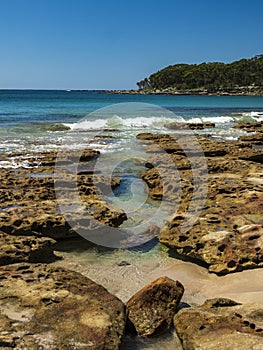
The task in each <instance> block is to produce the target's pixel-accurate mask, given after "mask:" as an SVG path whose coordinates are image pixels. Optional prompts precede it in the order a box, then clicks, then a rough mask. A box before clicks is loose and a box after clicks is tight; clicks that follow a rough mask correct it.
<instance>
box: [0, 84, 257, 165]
mask: <svg viewBox="0 0 263 350" xmlns="http://www.w3.org/2000/svg"><path fill="white" fill-rule="evenodd" d="M127 102H137V103H138V102H140V103H149V104H152V105H156V106H160V107H163V108H165V109H168V110H169V111H172V112H173V113H174V115H173V116H171V115H170V116H169V118H165V117H164V116H163V115H160V113H159V114H158V110H156V111H153V113H152V114H153V115H152V116H151V115H150V114H149V113H148V114H147V115H144V116H143V115H142V116H140V115H138V116H137V117H136V118H135V117H134V116H131V115H129V112H127V113H126V114H122V115H110V113H107V111H106V112H105V113H100V112H97V113H96V112H95V113H94V111H96V110H98V109H100V108H103V107H107V106H111V105H112V104H116V103H127ZM90 113H93V115H89V114H90ZM177 117H178V118H179V117H180V118H181V117H182V118H184V120H185V121H188V122H200V121H204V122H209V121H210V122H215V123H216V124H217V128H216V129H215V133H217V135H220V133H221V135H223V134H224V135H225V136H228V137H229V138H230V139H231V138H233V137H237V136H238V135H234V134H231V132H228V133H227V135H226V133H225V130H226V129H229V128H228V124H229V123H230V124H231V125H232V124H233V123H235V122H237V121H240V120H250V121H255V120H262V119H263V97H245V96H244V97H243V96H242V97H240V96H235V97H232V96H163V95H115V94H106V93H103V92H94V91H93V92H92V91H89V92H87V91H83V92H70V91H49V90H46V91H45V90H43V91H37V90H0V153H1V152H17V151H18V150H19V151H31V152H36V151H43V150H49V149H54V148H57V147H59V145H61V142H65V140H68V145H69V147H70V148H74V147H75V148H78V145H79V131H85V135H83V143H85V144H87V143H90V141H91V139H92V138H93V137H94V136H95V134H94V132H98V131H100V132H102V131H103V130H105V129H115V134H111V135H114V137H115V138H116V140H115V141H111V142H110V141H109V140H108V141H104V142H102V140H100V141H98V142H93V143H92V144H91V146H92V147H93V148H98V149H99V150H102V151H104V152H107V151H111V149H112V148H114V147H115V146H116V147H117V148H118V149H120V148H122V146H123V142H122V140H125V143H126V141H127V140H128V139H129V138H131V137H132V138H134V136H135V135H136V134H137V133H139V132H141V131H158V132H159V131H164V132H165V131H167V129H165V127H164V125H165V124H166V123H167V122H170V121H172V120H173V118H175V119H176V118H177ZM82 118H84V120H82V123H81V124H80V123H79V121H80V120H81V119H82ZM65 129H69V130H65ZM90 132H91V133H90ZM76 133H78V135H76ZM93 141H94V140H93ZM114 144H115V146H114ZM0 165H1V164H0ZM2 166H3V164H2Z"/></svg>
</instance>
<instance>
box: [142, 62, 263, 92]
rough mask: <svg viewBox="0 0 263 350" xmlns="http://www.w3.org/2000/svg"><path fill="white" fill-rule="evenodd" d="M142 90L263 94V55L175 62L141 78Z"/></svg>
mask: <svg viewBox="0 0 263 350" xmlns="http://www.w3.org/2000/svg"><path fill="white" fill-rule="evenodd" d="M137 86H138V90H139V92H141V93H147V92H148V93H175V94H176V93H200V94H202V93H204V94H206V93H211V94H214V93H219V94H231V93H232V94H255V95H257V94H258V95H261V94H263V55H257V56H255V57H253V58H250V59H241V60H239V61H235V62H232V63H222V62H211V63H201V64H175V65H171V66H168V67H165V68H163V69H161V70H159V71H158V72H156V73H153V74H151V75H150V76H149V77H148V78H145V79H143V80H141V81H139V82H137Z"/></svg>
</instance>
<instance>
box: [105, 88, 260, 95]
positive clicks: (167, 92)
mask: <svg viewBox="0 0 263 350" xmlns="http://www.w3.org/2000/svg"><path fill="white" fill-rule="evenodd" d="M103 92H104V93H107V94H117V95H171V96H176V95H178V96H180V95H197V96H263V92H255V91H247V90H246V89H244V90H242V89H240V90H237V91H224V90H223V91H221V90H219V91H216V92H211V91H208V90H205V89H203V90H196V89H195V90H175V89H171V88H167V89H145V90H144V89H142V90H107V91H103Z"/></svg>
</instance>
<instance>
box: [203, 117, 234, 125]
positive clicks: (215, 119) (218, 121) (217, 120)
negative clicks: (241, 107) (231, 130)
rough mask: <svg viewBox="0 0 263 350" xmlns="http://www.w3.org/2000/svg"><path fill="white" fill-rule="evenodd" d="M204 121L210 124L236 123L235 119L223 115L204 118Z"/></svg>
mask: <svg viewBox="0 0 263 350" xmlns="http://www.w3.org/2000/svg"><path fill="white" fill-rule="evenodd" d="M202 121H203V122H208V123H215V124H222V123H231V122H234V121H235V119H234V118H233V117H229V116H224V115H221V116H219V117H203V118H202Z"/></svg>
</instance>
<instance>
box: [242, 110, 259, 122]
mask: <svg viewBox="0 0 263 350" xmlns="http://www.w3.org/2000/svg"><path fill="white" fill-rule="evenodd" d="M242 116H244V117H250V118H252V119H254V120H256V121H263V112H255V111H252V112H248V113H242Z"/></svg>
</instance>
